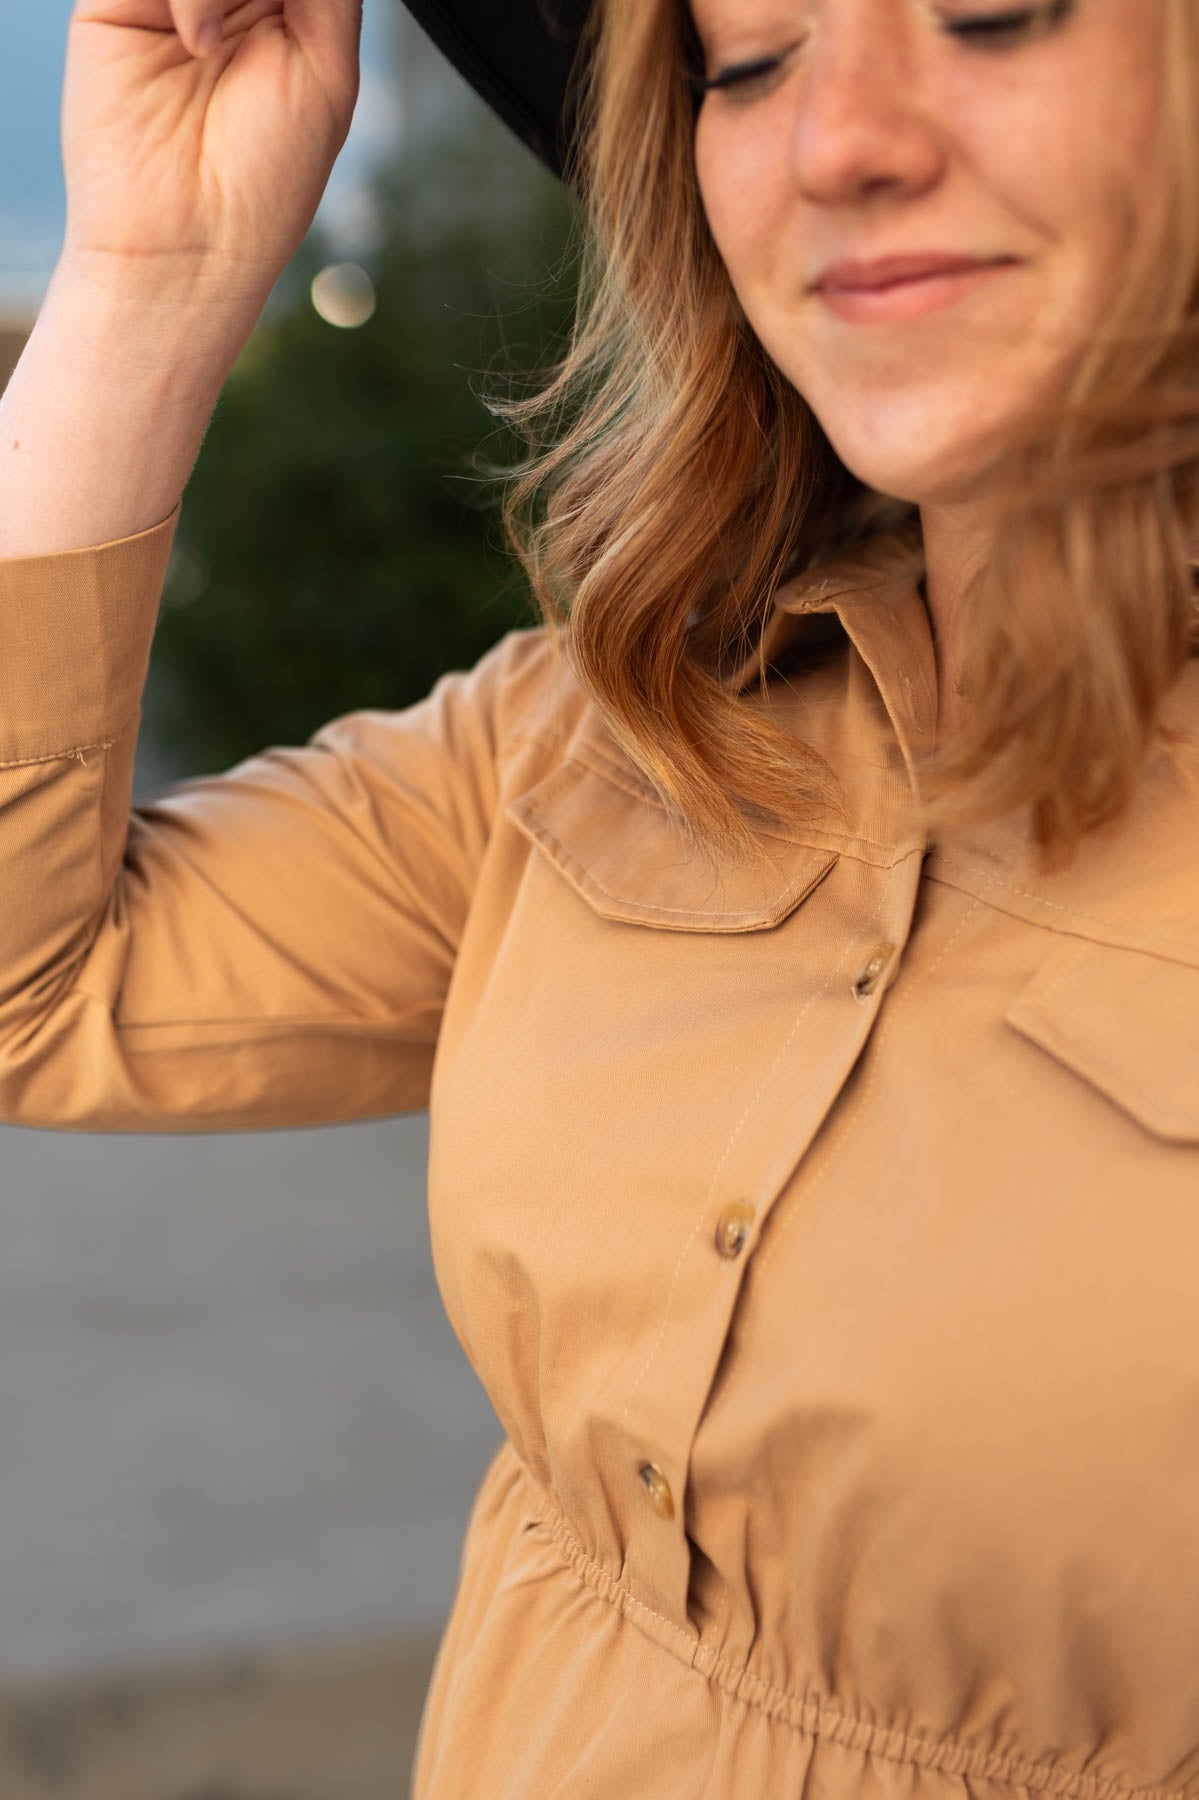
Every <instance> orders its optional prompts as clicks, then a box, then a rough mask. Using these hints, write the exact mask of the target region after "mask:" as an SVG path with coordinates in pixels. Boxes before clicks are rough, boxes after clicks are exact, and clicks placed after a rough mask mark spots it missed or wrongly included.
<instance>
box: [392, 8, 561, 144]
mask: <svg viewBox="0 0 1199 1800" xmlns="http://www.w3.org/2000/svg"><path fill="white" fill-rule="evenodd" d="M406 4H407V7H408V10H409V12H410V13H411V14H412V15H413V17H414V18H415V20H416V22H417V24H418V25H420V26H422V27H423V29H424V30H425V31H426V32H427V34H428V35H429V37H431V38H432V40H433V42H434V43H435V44H436V45H437V47H438V49H439V50H441V51H443V52H444V54H445V55H446V56H447V57H448V58H449V60H450V61H451V62H452V63H453V65H454V67H455V68H456V69H457V70H458V72H459V74H460V75H464V76H465V77H466V79H467V81H469V83H470V85H471V86H472V87H473V88H474V90H475V92H476V93H477V94H478V95H479V96H480V97H481V98H482V99H484V100H485V101H486V102H487V104H488V106H490V107H491V109H492V111H493V112H495V113H497V114H498V115H499V117H500V118H501V119H502V120H503V121H504V123H505V125H508V126H510V127H511V129H512V130H513V131H514V132H515V133H516V135H517V137H519V138H521V139H522V140H523V141H524V143H526V144H527V145H528V147H529V149H530V150H532V151H533V152H534V154H535V155H537V156H539V157H540V158H541V160H542V162H544V163H545V164H546V165H547V166H548V167H549V168H550V169H552V170H553V172H554V174H555V175H559V176H561V175H562V174H563V173H564V172H565V170H566V164H567V157H568V154H569V150H570V145H571V141H572V138H573V134H574V127H575V107H574V87H573V85H572V80H571V76H572V71H573V70H574V65H575V60H576V56H577V54H578V50H579V40H580V37H581V35H582V31H583V26H584V24H585V23H586V19H587V14H588V12H589V11H590V0H406Z"/></svg>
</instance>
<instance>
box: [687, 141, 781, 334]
mask: <svg viewBox="0 0 1199 1800" xmlns="http://www.w3.org/2000/svg"><path fill="white" fill-rule="evenodd" d="M776 140H777V133H771V132H769V131H766V130H762V129H758V130H754V131H751V130H749V129H746V128H744V127H742V128H741V129H731V128H730V127H729V125H728V124H727V123H725V122H723V121H722V122H720V123H711V122H709V118H708V114H707V112H706V110H705V111H703V112H701V113H700V117H699V123H698V125H697V127H696V134H695V168H696V177H697V180H698V183H699V191H700V198H701V200H702V202H703V208H704V214H705V217H706V219H707V222H708V229H709V230H710V232H711V234H712V238H713V241H714V242H715V244H716V248H717V250H718V251H719V252H720V256H721V259H722V261H723V262H724V265H725V268H726V269H727V271H728V274H729V279H730V281H731V282H732V284H733V287H734V288H735V290H736V292H737V294H738V297H739V298H740V299H741V301H742V304H743V305H744V304H745V303H746V300H747V298H748V297H749V296H750V295H752V293H753V292H754V291H755V290H756V289H758V288H760V287H761V286H762V285H763V284H764V283H769V282H771V281H772V280H773V278H774V272H775V268H776V263H777V259H778V256H779V254H780V252H781V250H782V249H783V247H784V246H785V244H786V243H787V242H788V237H787V227H786V225H785V219H786V214H787V199H786V193H785V185H786V184H785V178H784V165H785V148H784V147H783V146H781V145H780V144H779V143H778V142H777V141H776ZM792 210H794V209H793V207H792Z"/></svg>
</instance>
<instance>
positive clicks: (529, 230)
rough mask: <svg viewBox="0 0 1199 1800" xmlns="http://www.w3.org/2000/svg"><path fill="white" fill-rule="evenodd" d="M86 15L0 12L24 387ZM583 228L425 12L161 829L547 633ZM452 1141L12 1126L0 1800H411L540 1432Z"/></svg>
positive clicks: (0, 350)
mask: <svg viewBox="0 0 1199 1800" xmlns="http://www.w3.org/2000/svg"><path fill="white" fill-rule="evenodd" d="M70 12H71V3H70V0H38V3H37V4H36V5H34V6H31V5H29V4H28V0H0V169H2V170H3V174H2V175H0V387H2V386H3V384H4V382H5V381H6V380H7V378H8V375H9V374H10V372H11V369H12V368H13V366H14V365H15V363H16V361H17V359H18V357H19V355H20V352H21V348H22V346H23V343H24V340H25V337H26V335H27V333H28V331H29V329H30V327H31V325H32V323H33V320H34V318H35V317H36V314H37V311H38V308H39V306H40V304H41V299H42V296H43V295H44V293H45V289H46V286H47V284H48V282H49V279H50V275H51V273H52V270H53V268H54V264H55V262H56V260H57V256H58V251H59V247H60V244H61V240H62V232H63V226H64V218H65V201H64V194H63V180H62V164H61V157H60V151H59V103H60V94H61V85H62V72H63V58H64V54H65V44H66V32H67V23H68V19H69V16H70ZM570 224H571V220H570V203H569V201H568V199H567V197H566V195H565V194H564V192H563V191H562V189H561V188H560V187H559V185H558V184H557V183H556V182H554V181H553V180H552V179H551V178H550V177H549V175H547V174H546V173H545V172H544V171H543V170H542V168H541V167H540V165H539V164H538V163H537V162H536V160H535V159H534V158H533V157H532V155H531V154H529V153H528V152H527V151H526V150H525V149H524V148H523V147H522V146H521V145H520V144H518V143H517V142H516V141H515V140H514V139H513V138H511V137H510V136H509V135H508V133H507V132H506V131H505V130H504V128H503V127H502V126H501V125H499V124H498V123H497V122H495V121H494V119H493V118H492V116H491V115H490V113H489V112H488V111H487V110H486V109H485V108H484V107H483V105H482V104H481V102H479V101H478V100H477V99H476V98H475V96H474V95H473V93H472V92H471V90H470V89H469V88H468V87H466V85H465V84H464V83H463V82H462V81H460V80H459V78H458V77H457V76H456V75H455V74H454V73H453V72H452V71H451V70H450V69H449V67H448V65H446V64H445V63H444V61H443V60H442V59H441V57H440V56H439V55H438V53H437V52H436V51H435V50H434V49H433V47H432V46H431V45H430V44H429V43H428V41H427V40H426V39H425V38H424V37H423V35H422V34H421V32H420V31H419V29H418V28H417V27H416V26H415V25H414V24H413V23H412V21H411V19H410V18H409V16H408V14H407V12H406V11H405V9H404V7H403V6H402V4H401V3H400V0H366V13H365V23H364V36H363V77H362V91H361V96H360V99H359V102H358V108H357V112H356V115H355V120H354V125H353V128H352V131H351V134H350V137H349V140H348V142H347V144H346V146H345V148H344V150H343V152H342V155H341V157H340V159H339V161H338V164H337V167H336V168H335V170H334V173H333V177H332V180H331V182H330V184H329V188H328V190H327V192H326V195H325V198H324V201H323V202H322V205H321V209H320V211H319V213H318V215H317V218H316V220H315V222H314V225H313V228H312V230H311V232H310V233H309V235H308V237H307V239H306V240H305V242H304V244H303V245H302V246H301V248H300V250H299V251H298V252H297V255H296V257H295V258H294V259H293V262H292V264H291V265H290V267H289V268H288V269H287V271H286V272H285V274H284V276H283V278H282V279H281V281H280V282H279V284H278V286H277V288H276V290H275V292H274V294H273V295H272V297H271V300H270V302H269V304H268V306H267V308H266V309H265V311H264V313H263V316H262V319H261V321H260V323H259V325H258V327H257V329H256V331H255V333H254V335H253V336H252V337H251V339H250V341H249V343H248V344H247V346H246V349H245V351H244V353H243V355H242V357H241V358H240V360H239V362H238V365H237V367H236V368H235V369H234V371H233V373H232V375H231V377H230V379H229V382H228V384H227V386H226V388H225V390H224V392H223V394H222V397H221V400H220V402H219V404H218V406H217V409H216V412H215V414H214V417H213V421H212V424H211V426H210V428H209V432H208V436H207V439H206V441H205V445H204V448H203V450H202V452H201V455H200V460H199V462H198V464H197V466H196V470H195V472H194V474H193V476H192V478H191V481H190V483H189V485H188V488H187V492H186V495H185V497H184V502H183V511H182V516H181V521H180V525H179V530H178V534H177V538H176V542H175V548H174V551H173V554H172V559H171V565H170V568H169V570H168V574H167V579H166V584H165V588H164V593H163V601H162V610H161V614H160V619H159V624H158V629H157V633H156V636H155V641H154V648H153V652H152V657H151V666H150V677H149V684H148V688H147V691H146V697H145V715H144V721H143V727H142V735H141V742H140V745H139V752H138V766H137V774H136V779H135V788H134V802H135V804H136V803H137V801H138V800H139V799H141V798H144V797H146V796H148V795H150V794H152V793H154V792H155V791H158V790H160V789H161V788H162V787H163V786H166V785H169V784H170V783H171V782H172V781H174V780H177V779H182V778H185V777H187V776H189V775H196V774H202V773H210V772H213V771H216V770H220V769H223V768H226V767H228V766H230V765H231V764H232V763H234V762H236V761H237V760H239V759H240V758H242V757H243V756H246V755H249V754H251V753H253V752H254V751H256V750H259V749H261V748H263V747H264V746H265V745H268V744H296V743H302V742H304V741H306V739H307V738H308V737H309V736H310V735H311V733H312V732H313V731H314V730H316V728H317V727H318V726H319V725H321V724H323V723H324V722H325V721H327V720H328V719H330V718H333V717H335V716H337V715H338V714H340V713H343V712H348V711H352V710H355V709H357V708H360V707H388V708H400V707H403V706H405V705H408V704H411V703H412V702H414V701H415V700H418V699H420V698H421V697H422V696H423V695H425V694H426V693H427V692H428V691H429V689H430V688H431V687H432V685H433V683H434V681H435V680H436V678H437V676H438V675H439V674H440V673H442V672H443V671H444V670H446V669H450V668H467V667H470V666H471V665H472V664H473V663H474V662H475V661H477V659H478V658H479V657H480V656H481V655H482V654H483V653H484V651H485V650H486V649H487V648H488V647H489V646H490V645H491V644H492V643H494V642H495V641H496V639H497V638H499V637H500V636H502V635H503V633H504V632H505V631H507V630H510V629H512V628H513V627H514V626H519V625H526V624H531V623H535V622H536V614H535V612H534V609H533V607H532V604H531V601H530V600H529V598H528V595H527V592H526V589H525V586H524V582H523V577H522V576H521V574H520V571H519V569H518V568H517V566H516V564H515V563H514V562H513V561H512V559H511V558H510V557H509V556H508V554H507V552H506V551H505V549H504V546H503V542H502V534H501V531H500V526H499V521H498V516H497V513H496V508H495V494H494V490H492V489H490V488H489V487H488V485H487V484H486V482H485V481H483V479H482V478H481V474H480V467H479V462H478V459H479V458H480V457H481V458H483V459H484V460H485V461H486V462H488V463H499V464H503V463H504V462H506V461H510V460H512V458H513V456H514V455H515V454H516V449H517V446H515V445H514V444H513V443H512V441H511V440H510V439H509V438H508V436H507V434H506V433H505V432H503V431H502V430H500V429H498V428H497V426H496V424H495V421H494V420H493V419H492V418H491V417H490V415H489V414H488V413H487V411H486V409H485V407H484V405H483V404H482V401H481V399H480V398H479V395H480V393H481V392H482V391H483V390H484V389H487V388H489V387H494V386H495V385H496V384H497V383H498V384H499V385H500V387H502V385H503V377H504V376H505V374H506V373H510V372H513V371H517V372H519V371H522V370H526V371H527V370H531V369H533V368H534V367H536V366H537V365H538V364H539V363H541V362H544V361H545V360H546V359H547V357H548V356H550V355H552V354H553V351H554V349H555V347H556V346H557V345H559V344H560V342H561V340H562V338H563V336H564V334H565V332H566V331H567V330H568V328H569V321H570V316H571V308H572V299H573V270H572V267H571V261H570V255H569V248H568V246H569V233H570ZM427 1145H428V1134H427V1121H426V1118H425V1117H424V1115H417V1116H408V1117H404V1118H398V1119H390V1120H383V1121H372V1122H370V1123H367V1124H362V1125H351V1126H338V1127H334V1128H331V1129H314V1130H309V1131H298V1132H271V1133H243V1134H237V1135H231V1136H224V1137H209V1136H202V1135H196V1136H173V1137H146V1138H138V1137H134V1136H107V1135H89V1136H77V1135H74V1134H62V1135H58V1134H55V1133H49V1132H40V1131H30V1130H23V1129H16V1128H13V1127H0V1433H2V1435H0V1445H2V1454H0V1794H3V1795H4V1797H5V1800H27V1797H29V1800H33V1797H34V1796H44V1795H53V1796H55V1797H56V1800H74V1797H75V1796H84V1795H86V1796H87V1800H110V1797H111V1800H117V1797H118V1796H119V1800H383V1796H385V1795H386V1796H387V1800H395V1797H396V1796H398V1795H400V1794H403V1793H406V1792H407V1781H408V1774H409V1769H410V1764H411V1755H412V1747H413V1741H414V1734H415V1730H416V1725H417V1721H418V1719H419V1714H420V1707H421V1704H422V1702H423V1698H424V1692H425V1687H426V1685H427V1682H428V1677H429V1672H430V1667H431V1662H432V1657H433V1654H434V1652H435V1649H436V1645H437V1641H438V1637H439V1634H440V1630H441V1627H442V1625H443V1623H444V1620H445V1617H446V1615H447V1613H448V1610H449V1606H450V1604H451V1601H452V1599H453V1593H454V1587H455V1583H456V1579H457V1572H458V1555H459V1550H460V1547H461V1540H462V1534H463V1531H464V1528H465V1524H466V1519H467V1514H468V1512H469V1508H470V1504H471V1501H472V1499H473V1497H474V1492H475V1488H476V1486H477V1483H478V1480H479V1478H480V1477H481V1475H482V1473H483V1470H484V1468H485V1466H486V1464H487V1461H488V1460H489V1458H490V1456H491V1454H492V1452H493V1450H494V1449H495V1448H496V1446H497V1445H498V1443H499V1441H500V1430H499V1426H498V1424H497V1422H496V1419H495V1416H494V1414H493V1412H492V1410H491V1407H490V1404H489V1403H488V1401H487V1399H486V1396H485V1395H484V1394H483V1391H482V1389H481V1388H480V1386H479V1384H478V1382H477V1381H476V1379H475V1376H474V1374H473V1372H472V1370H471V1369H470V1366H469V1364H468V1363H467V1361H466V1358H465V1356H464V1355H463V1352H462V1350H461V1348H460V1346H459V1344H458V1342H457V1340H456V1339H455V1337H454V1335H453V1333H452V1331H451V1329H450V1327H449V1325H448V1323H447V1322H446V1319H445V1315H444V1312H443V1310H442V1307H441V1303H440V1299H439V1297H438V1294H437V1290H436V1286H435V1282H434V1279H433V1273H432V1267H431V1263H430V1258H429V1239H428V1228H427V1218H426V1205H425V1166H426V1154H427Z"/></svg>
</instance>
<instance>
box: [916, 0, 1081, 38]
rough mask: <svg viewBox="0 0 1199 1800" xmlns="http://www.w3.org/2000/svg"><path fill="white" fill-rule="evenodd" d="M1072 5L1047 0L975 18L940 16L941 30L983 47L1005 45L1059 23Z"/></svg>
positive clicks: (1069, 1) (1062, 0) (1066, 1)
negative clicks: (1044, 2)
mask: <svg viewBox="0 0 1199 1800" xmlns="http://www.w3.org/2000/svg"><path fill="white" fill-rule="evenodd" d="M1073 9H1074V0H1049V4H1048V5H1047V6H1024V7H1021V8H1020V10H1019V11H1018V12H999V13H983V14H980V15H977V16H976V17H974V18H965V19H942V20H940V27H941V30H942V31H944V32H946V33H947V34H948V35H949V36H950V37H956V38H961V39H963V40H964V41H965V42H966V43H974V44H977V45H978V46H980V47H984V46H985V47H986V48H995V49H1000V48H1006V47H1007V46H1008V45H1009V44H1013V43H1023V42H1025V41H1027V40H1028V39H1029V38H1034V37H1041V36H1044V35H1045V34H1046V33H1048V32H1050V31H1052V30H1053V29H1054V27H1055V26H1057V25H1060V24H1061V23H1062V22H1063V20H1064V19H1065V18H1066V17H1067V15H1068V14H1069V13H1071V12H1072V11H1073Z"/></svg>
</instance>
